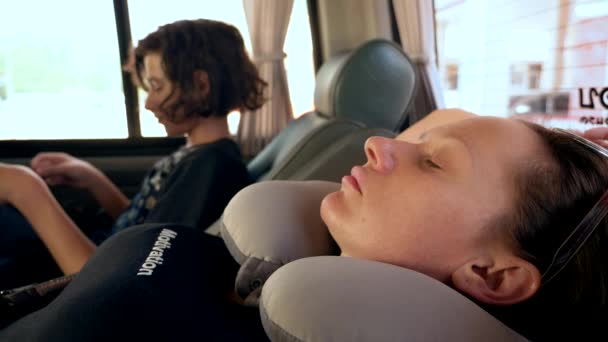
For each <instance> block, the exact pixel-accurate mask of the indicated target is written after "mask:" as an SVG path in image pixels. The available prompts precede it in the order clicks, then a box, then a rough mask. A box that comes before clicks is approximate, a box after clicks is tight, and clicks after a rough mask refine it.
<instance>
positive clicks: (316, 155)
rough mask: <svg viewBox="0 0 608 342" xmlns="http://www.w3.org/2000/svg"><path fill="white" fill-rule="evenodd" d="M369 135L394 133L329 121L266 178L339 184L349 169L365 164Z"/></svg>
mask: <svg viewBox="0 0 608 342" xmlns="http://www.w3.org/2000/svg"><path fill="white" fill-rule="evenodd" d="M371 136H383V137H391V138H392V137H395V136H396V134H395V133H394V132H391V131H388V130H386V129H380V128H360V126H359V125H357V124H356V123H354V122H352V121H342V120H336V121H334V122H331V123H329V124H327V125H325V126H323V127H321V128H320V129H318V130H316V131H314V132H312V133H311V134H310V135H309V136H308V137H307V139H303V140H302V141H301V142H300V143H299V144H298V145H297V146H296V147H295V148H294V149H293V150H292V151H291V153H290V154H289V155H287V156H286V157H285V158H284V159H283V161H282V163H281V164H279V165H277V166H275V167H274V169H273V170H272V172H271V173H270V177H269V179H277V180H280V179H282V180H310V179H316V180H324V181H332V182H339V181H340V179H341V178H342V177H343V176H344V175H346V174H349V173H350V170H351V168H352V167H353V166H355V165H361V164H364V163H365V161H366V157H365V150H364V145H365V141H366V140H367V138H369V137H371Z"/></svg>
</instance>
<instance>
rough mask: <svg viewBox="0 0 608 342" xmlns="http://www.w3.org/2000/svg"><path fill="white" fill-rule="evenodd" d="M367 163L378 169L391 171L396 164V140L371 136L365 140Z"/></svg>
mask: <svg viewBox="0 0 608 342" xmlns="http://www.w3.org/2000/svg"><path fill="white" fill-rule="evenodd" d="M365 155H366V156H367V163H368V165H370V166H371V167H372V168H374V169H375V170H377V171H381V172H387V171H391V170H392V169H393V167H394V166H395V140H394V139H389V138H384V137H371V138H368V139H367V141H366V142H365Z"/></svg>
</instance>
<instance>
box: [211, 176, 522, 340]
mask: <svg viewBox="0 0 608 342" xmlns="http://www.w3.org/2000/svg"><path fill="white" fill-rule="evenodd" d="M336 189H338V184H336V183H333V182H322V181H306V182H301V181H266V182H260V183H257V184H253V185H251V186H249V187H247V188H245V189H243V190H241V191H240V192H239V193H238V194H237V195H236V196H235V197H234V198H233V199H232V201H231V202H230V203H229V204H228V206H227V207H226V210H225V211H224V215H223V221H222V224H221V234H222V237H223V238H224V241H225V243H226V245H227V247H228V249H229V251H230V253H231V254H232V256H233V257H234V258H235V259H236V261H237V262H238V263H239V264H240V265H241V267H240V270H239V272H238V275H237V278H236V282H235V287H236V290H237V293H238V294H239V295H240V296H241V297H242V298H243V299H245V301H246V303H248V304H249V305H259V309H260V314H261V317H262V322H263V325H264V329H265V330H266V333H267V334H268V336H269V337H270V339H271V340H272V341H410V340H413V341H448V340H449V341H526V339H525V338H524V337H523V336H521V335H519V334H518V333H516V332H515V331H513V330H512V329H510V328H508V327H507V326H505V325H504V324H502V323H501V322H500V321H498V320H497V319H496V318H494V317H493V316H491V315H490V314H489V313H487V312H486V311H484V310H483V309H481V308H480V307H479V306H478V305H477V304H475V303H474V302H472V301H471V300H469V299H467V298H466V297H464V296H463V295H461V294H460V293H458V292H456V291H455V290H453V289H451V288H450V287H448V286H446V285H445V284H443V283H441V282H439V281H437V280H435V279H433V278H431V277H428V276H426V275H424V274H421V273H418V272H415V271H412V270H408V269H405V268H403V267H398V266H394V265H389V264H385V263H380V262H374V261H369V260H363V259H355V258H346V257H338V256H336V255H337V254H338V249H337V246H336V245H335V243H334V242H333V240H332V238H331V236H330V234H329V232H328V230H327V227H326V226H325V225H324V224H323V221H322V220H321V218H320V215H319V206H320V202H321V200H322V198H323V197H324V196H325V195H326V194H327V193H329V192H332V191H335V190H336ZM260 199H263V200H260Z"/></svg>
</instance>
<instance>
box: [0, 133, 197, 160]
mask: <svg viewBox="0 0 608 342" xmlns="http://www.w3.org/2000/svg"><path fill="white" fill-rule="evenodd" d="M184 143H185V139H184V138H131V139H104V140H80V139H77V140H14V141H3V142H2V144H1V146H2V148H1V149H0V159H8V158H31V157H33V156H34V155H35V154H36V153H38V152H43V151H62V152H66V153H69V154H72V155H74V156H78V157H87V156H96V157H97V156H99V157H102V156H146V155H164V154H169V153H170V152H172V151H174V150H175V149H177V148H178V147H179V146H181V145H183V144H184Z"/></svg>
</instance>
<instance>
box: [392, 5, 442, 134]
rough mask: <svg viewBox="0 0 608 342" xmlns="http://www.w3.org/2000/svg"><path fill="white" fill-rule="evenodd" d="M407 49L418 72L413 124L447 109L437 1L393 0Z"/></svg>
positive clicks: (402, 42)
mask: <svg viewBox="0 0 608 342" xmlns="http://www.w3.org/2000/svg"><path fill="white" fill-rule="evenodd" d="M393 8H394V9H395V17H396V19H397V26H398V28H399V35H400V37H401V45H403V49H404V50H405V52H406V53H407V54H408V56H409V57H410V58H411V59H412V61H413V62H414V63H415V65H416V69H417V71H418V92H417V94H416V99H415V100H414V108H412V112H411V113H410V118H411V119H410V123H413V122H415V121H417V120H418V119H420V118H422V117H423V116H424V115H426V114H428V113H429V112H431V111H433V110H434V109H437V108H443V107H444V103H443V94H442V91H441V85H440V83H439V75H438V72H437V56H436V54H435V13H434V10H433V0H393Z"/></svg>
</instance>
